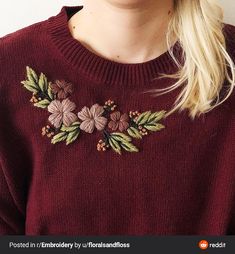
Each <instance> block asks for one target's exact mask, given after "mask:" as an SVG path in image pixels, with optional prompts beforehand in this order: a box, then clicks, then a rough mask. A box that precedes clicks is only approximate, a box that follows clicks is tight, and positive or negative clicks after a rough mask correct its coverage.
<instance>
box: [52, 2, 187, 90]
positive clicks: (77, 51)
mask: <svg viewBox="0 0 235 254" xmlns="http://www.w3.org/2000/svg"><path fill="white" fill-rule="evenodd" d="M82 8H83V6H74V7H69V6H64V7H63V8H62V9H61V11H60V12H59V13H58V14H57V15H56V16H53V17H51V18H49V19H48V32H49V34H50V36H51V39H52V42H53V43H54V45H55V46H56V47H57V49H58V50H59V51H60V52H61V53H62V54H63V56H64V57H65V58H66V59H67V61H68V62H69V63H70V64H71V66H73V67H74V68H75V69H76V70H79V71H81V72H83V73H85V74H86V75H87V76H89V77H90V78H91V79H93V80H96V81H98V82H102V83H110V84H114V83H117V84H125V85H135V86H136V85H144V86H148V85H150V84H151V83H152V82H153V79H155V80H156V77H158V76H159V74H161V73H172V72H174V71H175V70H176V64H175V63H174V61H173V59H172V58H171V56H170V54H169V52H168V51H166V52H165V53H163V54H161V55H160V56H158V57H156V58H154V59H152V60H149V61H147V62H143V63H129V64H128V63H119V62H115V61H112V60H109V59H106V58H103V57H101V56H98V55H96V54H95V53H93V52H91V51H90V50H89V49H87V48H86V47H85V46H84V45H83V44H81V43H80V42H79V41H78V40H76V39H74V38H73V37H72V35H71V33H70V30H69V27H68V20H69V18H70V17H71V16H72V15H74V14H75V13H76V12H78V11H80V10H81V9H82ZM173 50H174V54H175V56H176V58H179V56H180V53H181V51H182V50H181V47H180V43H179V42H178V41H177V42H176V43H175V44H174V45H173Z"/></svg>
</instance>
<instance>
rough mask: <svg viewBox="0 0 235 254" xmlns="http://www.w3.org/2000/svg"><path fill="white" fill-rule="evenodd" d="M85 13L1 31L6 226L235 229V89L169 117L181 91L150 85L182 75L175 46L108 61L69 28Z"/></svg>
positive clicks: (100, 231) (233, 33) (1, 214)
mask: <svg viewBox="0 0 235 254" xmlns="http://www.w3.org/2000/svg"><path fill="white" fill-rule="evenodd" d="M80 9H81V7H73V8H72V7H64V8H63V9H62V10H61V12H60V13H59V14H58V15H56V16H55V17H51V18H49V19H48V20H46V21H43V22H40V23H37V24H34V25H32V26H29V27H27V28H24V29H22V30H19V31H17V32H15V33H12V34H9V35H7V36H5V37H3V38H1V39H0V63H1V65H0V66H1V67H0V94H1V97H0V233H1V234H28V235H39V234H49V235H51V234H66V235H117V234H118V235H149V234H151V235H176V234H185V235H187V234H208V235H222V234H235V200H234V195H235V188H234V184H235V155H234V152H235V98H234V97H235V94H234V92H233V93H232V95H231V96H230V97H229V99H228V100H226V101H225V102H224V103H223V104H222V105H220V106H219V107H217V108H215V109H213V110H212V111H210V112H209V113H207V114H205V115H202V116H200V117H199V118H196V119H195V120H194V121H193V120H191V119H190V117H189V116H188V112H186V111H185V112H182V113H174V114H172V115H170V116H168V117H165V113H166V112H167V111H169V110H170V109H171V108H172V106H173V103H174V101H175V99H176V98H177V96H178V94H179V92H180V90H174V91H173V92H170V93H168V94H165V95H162V96H158V97H152V96H150V94H149V93H144V91H146V90H149V89H152V88H163V87H167V86H169V85H171V84H173V82H174V80H171V79H168V78H164V79H154V78H156V77H158V76H159V74H160V73H162V72H164V73H173V72H175V71H176V66H175V64H174V62H173V60H172V59H171V58H170V55H169V53H167V52H166V53H164V54H162V55H161V56H159V57H157V58H155V59H153V60H151V61H148V62H144V63H138V64H122V63H117V62H113V61H111V60H107V59H104V58H102V57H100V56H98V55H96V54H94V53H92V52H91V51H89V50H88V49H87V48H86V47H85V46H84V45H82V44H81V43H80V42H78V41H76V40H75V39H73V38H72V36H71V34H70V32H69V29H68V25H67V21H68V19H69V18H70V17H71V16H72V15H73V14H74V13H76V12H77V11H78V10H80ZM224 33H225V36H226V43H227V49H228V52H229V54H230V55H231V56H232V57H233V58H235V51H234V50H235V28H234V27H233V26H231V25H225V28H224ZM174 52H175V55H176V57H178V58H179V59H180V56H181V53H182V49H181V48H180V46H179V43H176V44H175V45H174ZM27 66H28V67H27ZM41 73H43V74H41Z"/></svg>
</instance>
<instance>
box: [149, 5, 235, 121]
mask: <svg viewBox="0 0 235 254" xmlns="http://www.w3.org/2000/svg"><path fill="white" fill-rule="evenodd" d="M173 37H176V38H177V39H178V42H179V43H180V45H181V47H182V49H183V59H184V61H183V62H184V64H183V65H182V64H180V63H179V62H178V61H177V59H176V58H175V56H174V54H173V51H172V48H171V47H170V45H171V44H170V42H171V39H172V38H173ZM167 44H168V51H169V53H170V55H171V56H172V58H173V59H174V61H175V62H176V64H177V66H178V68H179V70H178V71H177V73H174V74H162V75H161V78H162V77H170V78H174V79H177V81H176V82H175V83H174V84H173V85H172V86H170V87H167V88H161V89H153V90H151V92H154V93H156V92H157V93H156V94H155V95H154V96H158V95H161V94H165V93H168V92H170V91H172V90H174V89H176V88H178V87H180V86H183V89H182V90H181V92H180V94H179V96H178V97H177V99H176V101H175V103H174V107H173V108H172V109H171V110H170V111H169V112H167V115H166V116H168V115H170V114H172V113H173V112H175V111H176V110H179V111H183V110H184V109H188V110H189V116H190V117H191V118H192V119H194V118H195V116H200V115H201V114H202V113H206V112H209V111H210V110H212V109H213V108H215V107H216V106H218V105H220V104H221V103H223V102H224V101H225V100H226V99H227V98H228V97H229V96H230V95H231V93H232V91H233V88H234V83H235V68H234V67H235V66H234V63H233V61H232V59H231V57H230V56H229V54H228V52H227V51H226V45H225V37H224V34H223V10H222V8H221V7H220V6H219V5H218V4H217V3H216V2H215V0H191V1H189V0H175V2H174V11H173V14H172V17H171V20H170V22H169V28H168V32H167ZM225 80H227V81H228V82H229V89H228V91H227V93H226V96H225V98H224V99H223V100H221V101H220V100H219V92H220V90H221V88H222V85H223V83H224V81H225ZM158 91H163V92H161V93H158ZM215 99H216V101H215V103H214V105H212V102H214V100H215Z"/></svg>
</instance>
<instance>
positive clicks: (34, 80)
mask: <svg viewBox="0 0 235 254" xmlns="http://www.w3.org/2000/svg"><path fill="white" fill-rule="evenodd" d="M26 72H27V78H28V80H29V81H30V82H32V83H34V84H35V86H37V83H38V76H37V74H36V72H35V71H34V70H33V69H32V68H30V67H29V66H27V67H26Z"/></svg>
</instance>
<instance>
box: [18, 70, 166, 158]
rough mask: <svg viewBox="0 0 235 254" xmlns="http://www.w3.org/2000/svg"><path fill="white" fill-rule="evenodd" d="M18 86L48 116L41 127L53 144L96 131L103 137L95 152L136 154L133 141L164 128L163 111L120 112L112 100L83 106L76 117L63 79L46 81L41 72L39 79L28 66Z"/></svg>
mask: <svg viewBox="0 0 235 254" xmlns="http://www.w3.org/2000/svg"><path fill="white" fill-rule="evenodd" d="M21 83H22V84H23V87H24V88H25V89H27V90H28V91H30V92H32V93H33V95H32V98H31V99H30V102H31V103H32V104H33V105H34V106H35V107H39V108H42V109H46V110H47V111H48V112H49V113H50V115H49V117H48V124H47V125H46V126H44V127H43V128H42V136H47V137H48V138H51V143H52V144H56V143H59V142H62V141H65V143H66V145H69V144H71V143H73V142H74V141H75V140H77V139H78V137H79V135H80V133H81V132H82V131H83V132H86V133H89V134H91V133H93V132H94V131H95V130H97V131H99V132H101V133H102V134H103V138H102V139H100V140H99V141H98V143H97V151H106V150H108V149H109V148H111V149H112V150H113V151H115V152H116V153H118V154H122V150H125V151H127V152H139V149H138V148H137V147H136V146H135V145H134V144H133V143H132V139H142V138H143V137H144V136H146V135H148V133H149V132H156V131H160V130H162V129H164V128H165V126H164V125H163V124H162V123H160V122H159V121H160V120H162V119H163V118H164V116H165V113H166V111H165V110H161V111H156V112H152V111H145V112H142V113H141V112H139V111H130V112H129V114H127V113H121V112H120V111H119V110H117V109H116V108H117V105H116V104H115V102H114V101H113V100H111V99H109V100H107V101H106V102H105V104H104V105H103V106H101V105H99V104H97V103H96V104H94V105H92V106H91V107H90V108H89V107H87V106H84V107H83V108H82V109H81V110H80V111H79V112H78V113H77V114H76V113H75V109H76V104H75V103H74V102H72V101H71V100H70V99H69V97H70V96H71V95H72V93H73V85H72V84H71V83H68V82H66V81H65V80H56V81H55V82H53V83H52V82H49V81H48V79H47V77H46V76H45V75H44V74H43V73H41V74H40V75H39V76H38V75H37V74H36V72H35V71H34V70H33V69H32V68H30V67H29V66H27V67H26V80H24V81H22V82H21Z"/></svg>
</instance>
